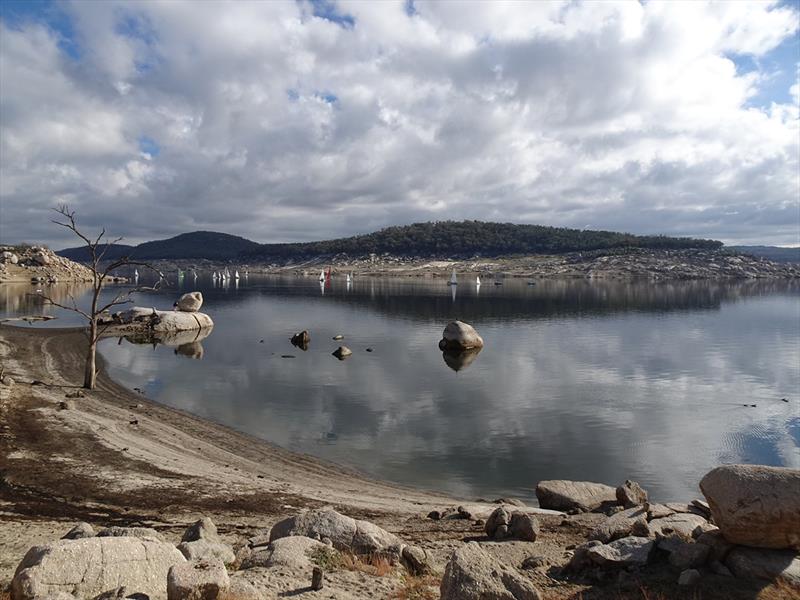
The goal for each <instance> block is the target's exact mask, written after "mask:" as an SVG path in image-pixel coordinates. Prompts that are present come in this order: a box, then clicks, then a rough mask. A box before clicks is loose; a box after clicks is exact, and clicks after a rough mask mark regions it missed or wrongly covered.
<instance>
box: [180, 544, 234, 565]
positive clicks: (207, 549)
mask: <svg viewBox="0 0 800 600" xmlns="http://www.w3.org/2000/svg"><path fill="white" fill-rule="evenodd" d="M178 550H180V553H181V554H183V555H184V556H185V557H186V560H192V561H196V560H218V561H220V562H222V563H224V564H226V565H230V564H232V563H233V562H234V561H235V560H236V554H235V553H234V552H233V548H231V547H230V546H229V545H228V544H224V543H222V542H215V541H212V540H207V539H199V540H195V541H193V542H181V543H180V544H178Z"/></svg>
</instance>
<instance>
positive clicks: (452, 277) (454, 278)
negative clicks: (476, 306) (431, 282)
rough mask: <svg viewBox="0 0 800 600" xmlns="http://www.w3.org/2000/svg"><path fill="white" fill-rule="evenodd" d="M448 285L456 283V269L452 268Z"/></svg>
mask: <svg viewBox="0 0 800 600" xmlns="http://www.w3.org/2000/svg"><path fill="white" fill-rule="evenodd" d="M450 285H458V280H457V279H456V270H455V269H453V273H452V274H451V275H450Z"/></svg>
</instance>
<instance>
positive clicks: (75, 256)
mask: <svg viewBox="0 0 800 600" xmlns="http://www.w3.org/2000/svg"><path fill="white" fill-rule="evenodd" d="M258 246H259V244H258V243H256V242H253V241H250V240H248V239H245V238H243V237H239V236H236V235H229V234H227V233H218V232H215V231H195V232H193V233H182V234H181V235H176V236H175V237H172V238H169V239H166V240H156V241H153V242H145V243H143V244H139V245H138V246H126V245H123V244H116V245H112V246H111V247H110V248H109V249H108V251H107V252H106V254H105V256H104V258H106V259H109V260H113V259H116V258H120V257H121V256H131V257H133V258H136V259H138V260H156V259H168V260H170V259H182V258H206V259H209V260H231V259H234V258H237V257H239V256H240V255H241V254H243V253H245V252H248V251H251V250H253V249H255V248H257V247H258ZM58 254H60V255H61V256H64V257H66V258H69V259H70V260H75V261H78V262H87V261H88V260H89V253H88V251H87V249H86V247H85V246H84V247H78V248H66V249H64V250H60V251H59V252H58Z"/></svg>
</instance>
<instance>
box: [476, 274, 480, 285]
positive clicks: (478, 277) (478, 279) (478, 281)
mask: <svg viewBox="0 0 800 600" xmlns="http://www.w3.org/2000/svg"><path fill="white" fill-rule="evenodd" d="M480 284H481V276H480V275H476V276H475V285H480Z"/></svg>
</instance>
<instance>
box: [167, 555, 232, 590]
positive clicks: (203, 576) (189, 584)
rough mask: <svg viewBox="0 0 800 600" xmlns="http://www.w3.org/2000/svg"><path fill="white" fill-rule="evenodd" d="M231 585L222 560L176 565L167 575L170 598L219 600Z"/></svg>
mask: <svg viewBox="0 0 800 600" xmlns="http://www.w3.org/2000/svg"><path fill="white" fill-rule="evenodd" d="M230 585H231V580H230V577H228V571H227V570H226V569H225V565H223V564H222V563H221V562H220V561H213V560H197V561H191V562H186V563H182V564H178V565H174V566H173V567H172V568H170V570H169V574H168V575H167V599H168V600H217V598H218V597H219V596H220V595H221V594H222V593H224V592H226V591H227V590H228V588H229V587H230Z"/></svg>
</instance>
